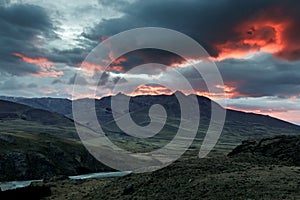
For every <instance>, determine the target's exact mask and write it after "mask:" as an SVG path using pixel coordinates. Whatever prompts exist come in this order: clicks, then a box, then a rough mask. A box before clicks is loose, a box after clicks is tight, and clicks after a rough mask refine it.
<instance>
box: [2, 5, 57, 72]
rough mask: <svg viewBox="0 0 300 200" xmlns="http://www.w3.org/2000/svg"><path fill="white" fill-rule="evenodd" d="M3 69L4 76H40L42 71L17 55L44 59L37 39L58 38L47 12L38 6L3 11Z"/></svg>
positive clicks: (13, 7)
mask: <svg viewBox="0 0 300 200" xmlns="http://www.w3.org/2000/svg"><path fill="white" fill-rule="evenodd" d="M0 27H1V28H0V56H1V60H0V65H1V72H2V73H9V74H12V75H24V74H34V73H38V70H39V67H37V66H36V65H33V64H28V63H24V62H23V61H21V60H20V58H18V57H17V56H14V55H13V54H14V53H21V54H24V55H26V56H28V57H37V56H39V57H43V56H45V55H46V54H47V51H44V50H42V49H39V48H37V47H36V46H35V45H36V43H37V42H38V39H39V38H38V37H39V36H43V37H46V38H50V39H51V38H52V39H54V38H56V37H57V36H56V34H55V33H54V31H53V30H54V27H53V25H52V23H51V19H50V18H49V17H48V15H47V13H46V11H45V10H44V9H43V8H41V7H38V6H34V5H26V4H23V5H21V4H13V5H11V6H3V7H0Z"/></svg>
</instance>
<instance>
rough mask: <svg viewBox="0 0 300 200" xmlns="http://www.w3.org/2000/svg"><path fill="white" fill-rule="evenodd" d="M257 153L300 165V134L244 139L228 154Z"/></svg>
mask: <svg viewBox="0 0 300 200" xmlns="http://www.w3.org/2000/svg"><path fill="white" fill-rule="evenodd" d="M241 154H243V155H245V154H250V155H255V156H264V157H268V158H274V159H276V160H279V161H284V162H287V163H290V164H293V165H297V166H300V136H276V137H269V138H262V139H256V140H247V141H243V142H242V144H241V145H239V146H237V147H236V148H235V149H233V151H232V152H230V153H229V154H228V156H237V155H241Z"/></svg>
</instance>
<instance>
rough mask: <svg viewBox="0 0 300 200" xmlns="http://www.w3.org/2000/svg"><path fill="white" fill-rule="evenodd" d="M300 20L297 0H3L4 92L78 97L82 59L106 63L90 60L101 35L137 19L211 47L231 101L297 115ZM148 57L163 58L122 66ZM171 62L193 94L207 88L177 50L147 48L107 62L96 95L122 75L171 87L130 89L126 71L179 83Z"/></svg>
mask: <svg viewBox="0 0 300 200" xmlns="http://www.w3.org/2000/svg"><path fill="white" fill-rule="evenodd" d="M299 24H300V2H299V1H297V0H252V1H236V0H216V1H210V0H187V1H184V0H176V1H174V0H165V1H161V0H151V1H142V0H117V1H110V0H86V1H69V0H52V1H46V0H0V27H1V28H0V95H2V96H4V95H5V96H22V97H45V96H49V97H62V98H72V90H73V84H74V81H75V76H76V73H77V72H78V71H79V70H80V68H82V67H84V68H85V69H86V70H89V71H91V72H92V73H95V74H96V73H98V72H99V71H101V70H103V69H101V66H99V65H97V64H95V63H87V62H85V58H86V56H87V55H88V54H89V52H90V51H91V50H92V49H93V48H95V47H96V46H97V45H98V44H99V43H100V42H101V41H104V40H105V39H107V38H109V37H111V36H113V35H115V34H117V33H120V32H122V31H126V30H129V29H132V28H139V27H163V28H168V29H173V30H176V31H180V32H182V33H184V34H186V35H188V36H189V37H191V38H193V39H194V40H196V41H197V42H198V43H199V44H201V45H202V46H203V47H204V48H205V50H206V51H207V52H208V55H209V57H208V59H210V60H212V61H214V62H215V63H216V65H217V67H218V69H219V71H220V73H221V75H222V78H223V80H224V84H225V86H224V87H223V89H224V90H225V92H226V94H227V97H228V99H227V107H228V108H232V109H237V110H242V111H246V112H255V113H259V114H265V115H271V116H274V117H277V118H280V119H284V120H287V121H290V122H293V123H296V124H300V26H299ZM190 61H192V62H193V61H194V62H197V61H199V59H198V60H197V58H191V60H190ZM151 62H158V63H162V64H164V65H166V66H167V67H166V68H157V67H156V66H153V67H152V68H151V67H150V68H148V69H147V70H145V71H143V72H140V74H137V73H133V74H130V73H129V74H128V73H126V72H128V71H129V70H130V69H131V68H133V67H134V66H137V65H140V64H144V63H151ZM173 69H177V70H179V71H180V72H181V73H182V74H184V75H185V76H186V77H188V79H189V80H190V81H191V82H194V84H193V88H194V93H195V94H199V95H206V96H209V95H210V94H208V93H207V91H206V89H205V85H203V84H199V80H198V79H201V78H199V75H195V73H194V71H193V68H192V67H190V65H189V64H187V62H186V61H185V60H183V59H182V58H181V57H179V56H177V55H174V54H172V53H170V52H166V51H161V50H153V49H144V50H140V51H134V52H130V53H128V54H126V55H124V56H122V57H119V58H116V60H115V61H114V62H113V63H112V64H111V65H110V66H109V67H108V68H106V70H105V73H104V75H105V76H104V80H103V81H101V83H99V86H98V88H97V90H98V91H99V93H98V97H103V96H107V95H112V94H114V92H113V90H112V88H113V86H114V84H115V83H116V82H119V83H122V86H123V87H121V88H123V91H122V92H124V93H126V94H128V95H142V94H171V93H172V92H174V91H171V90H169V89H168V88H165V87H163V86H161V85H155V84H141V85H139V86H138V87H137V88H131V90H129V89H128V88H129V87H128V81H127V80H128V79H136V80H145V79H153V78H154V79H155V78H156V79H158V78H159V79H163V80H166V81H168V82H169V83H172V84H175V85H176V81H174V80H173V79H172V78H171V75H170V74H171V72H172V70H173ZM78 80H79V82H80V84H81V85H83V86H86V85H88V84H89V80H86V79H85V78H84V77H79V76H77V81H78ZM200 82H201V81H200ZM178 87H179V86H178ZM179 88H180V87H179ZM179 90H180V89H179ZM86 92H87V93H90V91H86ZM182 92H186V91H182Z"/></svg>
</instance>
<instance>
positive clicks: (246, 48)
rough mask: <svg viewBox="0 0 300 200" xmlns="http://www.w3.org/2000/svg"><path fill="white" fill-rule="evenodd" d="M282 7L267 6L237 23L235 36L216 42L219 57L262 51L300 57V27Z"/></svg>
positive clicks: (292, 57) (278, 55)
mask: <svg viewBox="0 0 300 200" xmlns="http://www.w3.org/2000/svg"><path fill="white" fill-rule="evenodd" d="M297 23H299V22H297V21H296V20H295V19H293V18H292V17H289V16H288V15H287V14H286V11H283V9H281V8H272V9H269V10H266V11H265V12H264V13H263V14H260V15H258V16H256V17H255V18H252V19H249V20H247V21H244V22H242V23H240V24H239V25H237V26H236V27H235V28H234V29H233V35H234V37H232V38H229V39H228V40H226V41H224V42H219V43H215V44H214V46H215V48H216V49H217V50H218V51H219V55H218V56H217V59H218V60H223V59H226V58H242V57H244V56H245V55H247V54H249V53H254V52H257V51H262V52H266V53H271V54H274V55H275V56H276V57H278V58H281V59H286V60H298V59H300V38H299V37H300V36H299V35H300V28H299V26H298V25H297Z"/></svg>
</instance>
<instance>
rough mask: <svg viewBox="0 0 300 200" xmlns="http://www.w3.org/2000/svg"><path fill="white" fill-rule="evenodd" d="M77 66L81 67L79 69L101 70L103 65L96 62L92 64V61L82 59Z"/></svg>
mask: <svg viewBox="0 0 300 200" xmlns="http://www.w3.org/2000/svg"><path fill="white" fill-rule="evenodd" d="M79 67H81V69H83V70H86V71H91V72H94V71H103V67H102V66H101V65H98V64H94V63H90V62H87V61H83V62H82V63H81V64H80V65H79Z"/></svg>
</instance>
